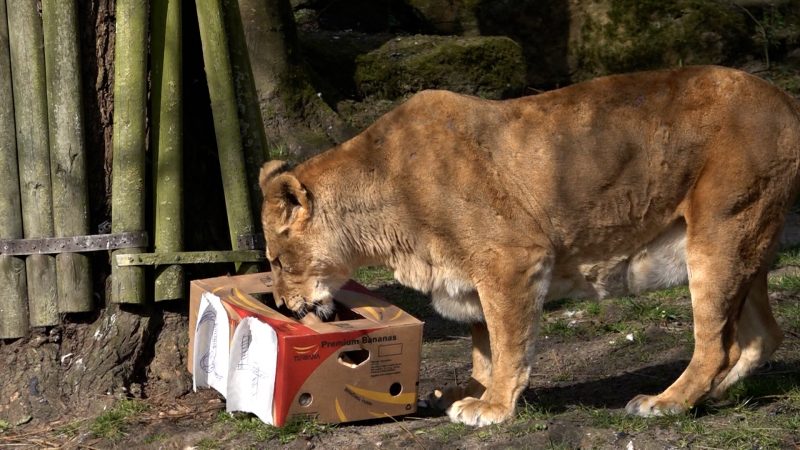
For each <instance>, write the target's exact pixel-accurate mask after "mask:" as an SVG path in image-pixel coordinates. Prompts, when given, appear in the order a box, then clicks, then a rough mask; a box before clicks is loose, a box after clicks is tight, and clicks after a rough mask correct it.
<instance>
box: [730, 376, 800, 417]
mask: <svg viewBox="0 0 800 450" xmlns="http://www.w3.org/2000/svg"><path fill="white" fill-rule="evenodd" d="M727 398H728V399H729V400H732V401H734V402H736V403H737V404H739V405H740V406H742V405H749V404H752V403H753V402H758V400H760V399H775V398H783V399H786V400H787V402H788V403H790V404H793V405H792V406H796V407H798V408H800V372H796V371H791V370H790V371H786V372H782V373H777V374H770V373H763V374H756V375H754V376H751V377H748V378H745V379H744V380H741V381H739V382H738V383H736V384H735V385H733V386H731V388H730V389H728V392H727Z"/></svg>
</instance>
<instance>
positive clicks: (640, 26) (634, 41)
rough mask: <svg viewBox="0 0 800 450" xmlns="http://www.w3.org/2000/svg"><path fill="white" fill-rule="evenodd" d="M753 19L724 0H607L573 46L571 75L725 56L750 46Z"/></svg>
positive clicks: (725, 59)
mask: <svg viewBox="0 0 800 450" xmlns="http://www.w3.org/2000/svg"><path fill="white" fill-rule="evenodd" d="M754 25H755V24H754V23H753V21H752V20H750V19H749V18H748V15H747V13H746V12H745V11H744V10H743V9H742V8H739V7H737V6H735V5H732V4H730V3H726V2H715V1H705V0H676V1H670V2H664V1H661V0H609V1H608V9H607V14H606V15H605V17H603V16H602V15H600V16H598V15H594V16H589V17H587V18H586V20H585V21H584V24H583V27H582V30H581V35H582V36H581V39H580V42H578V43H577V45H575V46H573V48H572V52H573V55H572V56H573V58H574V60H575V64H576V78H577V79H586V78H590V77H592V76H596V75H602V74H607V73H619V72H628V71H633V70H640V69H650V68H657V67H668V66H680V65H690V64H722V63H728V62H731V61H732V60H733V59H735V58H737V57H738V56H740V54H741V53H742V52H743V51H750V50H752V49H753V42H752V39H751V36H752V33H753V28H754Z"/></svg>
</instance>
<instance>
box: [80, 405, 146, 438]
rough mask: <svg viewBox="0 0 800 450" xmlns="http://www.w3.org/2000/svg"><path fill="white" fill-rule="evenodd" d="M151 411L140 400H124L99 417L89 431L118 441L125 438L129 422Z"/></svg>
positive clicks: (96, 435)
mask: <svg viewBox="0 0 800 450" xmlns="http://www.w3.org/2000/svg"><path fill="white" fill-rule="evenodd" d="M148 409H149V406H147V405H146V404H144V403H142V402H141V401H139V400H134V399H122V400H120V401H118V402H117V403H116V404H114V406H113V407H112V408H111V409H110V410H108V411H106V412H104V413H103V414H101V415H99V416H98V417H97V418H95V419H94V421H92V423H91V424H89V431H91V432H92V435H93V436H95V437H99V438H104V439H109V440H112V441H113V440H117V439H119V438H121V437H123V436H125V434H126V432H125V430H126V427H127V425H128V421H129V420H130V419H131V418H133V417H135V416H136V415H137V414H141V413H143V412H145V411H147V410H148Z"/></svg>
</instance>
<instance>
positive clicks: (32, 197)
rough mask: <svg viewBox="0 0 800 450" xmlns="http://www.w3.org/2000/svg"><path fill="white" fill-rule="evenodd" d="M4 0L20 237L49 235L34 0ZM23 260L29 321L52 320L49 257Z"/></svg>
mask: <svg viewBox="0 0 800 450" xmlns="http://www.w3.org/2000/svg"><path fill="white" fill-rule="evenodd" d="M6 6H7V12H8V23H9V24H10V25H9V27H8V28H9V43H10V49H11V75H12V83H13V90H14V115H15V119H16V130H17V159H18V163H19V178H20V191H21V200H22V224H23V231H24V235H25V238H40V237H50V236H53V197H52V193H51V190H50V188H51V184H50V148H49V144H48V126H47V91H46V85H45V67H44V52H43V48H44V47H43V38H42V22H41V20H40V19H39V13H38V10H37V8H36V0H14V1H11V2H8V3H7V5H6ZM76 89H77V87H76ZM25 266H26V272H27V277H28V305H29V309H30V325H31V326H34V327H41V326H48V325H56V324H58V301H57V294H56V292H57V291H56V259H55V257H54V256H51V255H31V256H29V257H28V258H27V260H26V261H25Z"/></svg>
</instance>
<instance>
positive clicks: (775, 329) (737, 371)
mask: <svg viewBox="0 0 800 450" xmlns="http://www.w3.org/2000/svg"><path fill="white" fill-rule="evenodd" d="M737 330H738V333H737V340H738V344H739V348H740V349H741V354H740V355H739V359H738V360H737V361H736V364H735V365H734V366H733V368H732V369H731V370H730V371H728V374H727V375H726V376H725V378H724V379H723V380H722V381H721V382H720V383H719V384H717V385H716V386H715V387H714V389H713V390H712V391H711V394H709V397H710V398H715V399H719V398H721V397H722V396H723V395H724V394H725V392H726V391H727V390H728V388H730V387H731V386H732V385H733V384H734V383H736V382H737V381H739V380H741V379H742V378H744V377H746V376H748V375H749V374H751V373H752V372H753V371H754V370H756V369H757V368H758V367H759V366H760V365H762V364H764V363H765V362H766V361H767V359H769V357H770V356H772V353H773V352H775V350H776V349H777V348H778V346H779V345H780V344H781V342H782V341H783V332H782V331H781V329H780V326H778V323H777V322H776V321H775V317H774V316H773V315H772V308H771V307H770V305H769V296H768V295H767V271H766V270H763V271H761V272H760V273H759V274H758V275H757V276H756V278H755V279H754V280H753V283H752V284H751V285H750V291H749V292H748V294H747V298H746V299H745V301H744V305H742V311H741V315H740V316H739V322H738V326H737Z"/></svg>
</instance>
